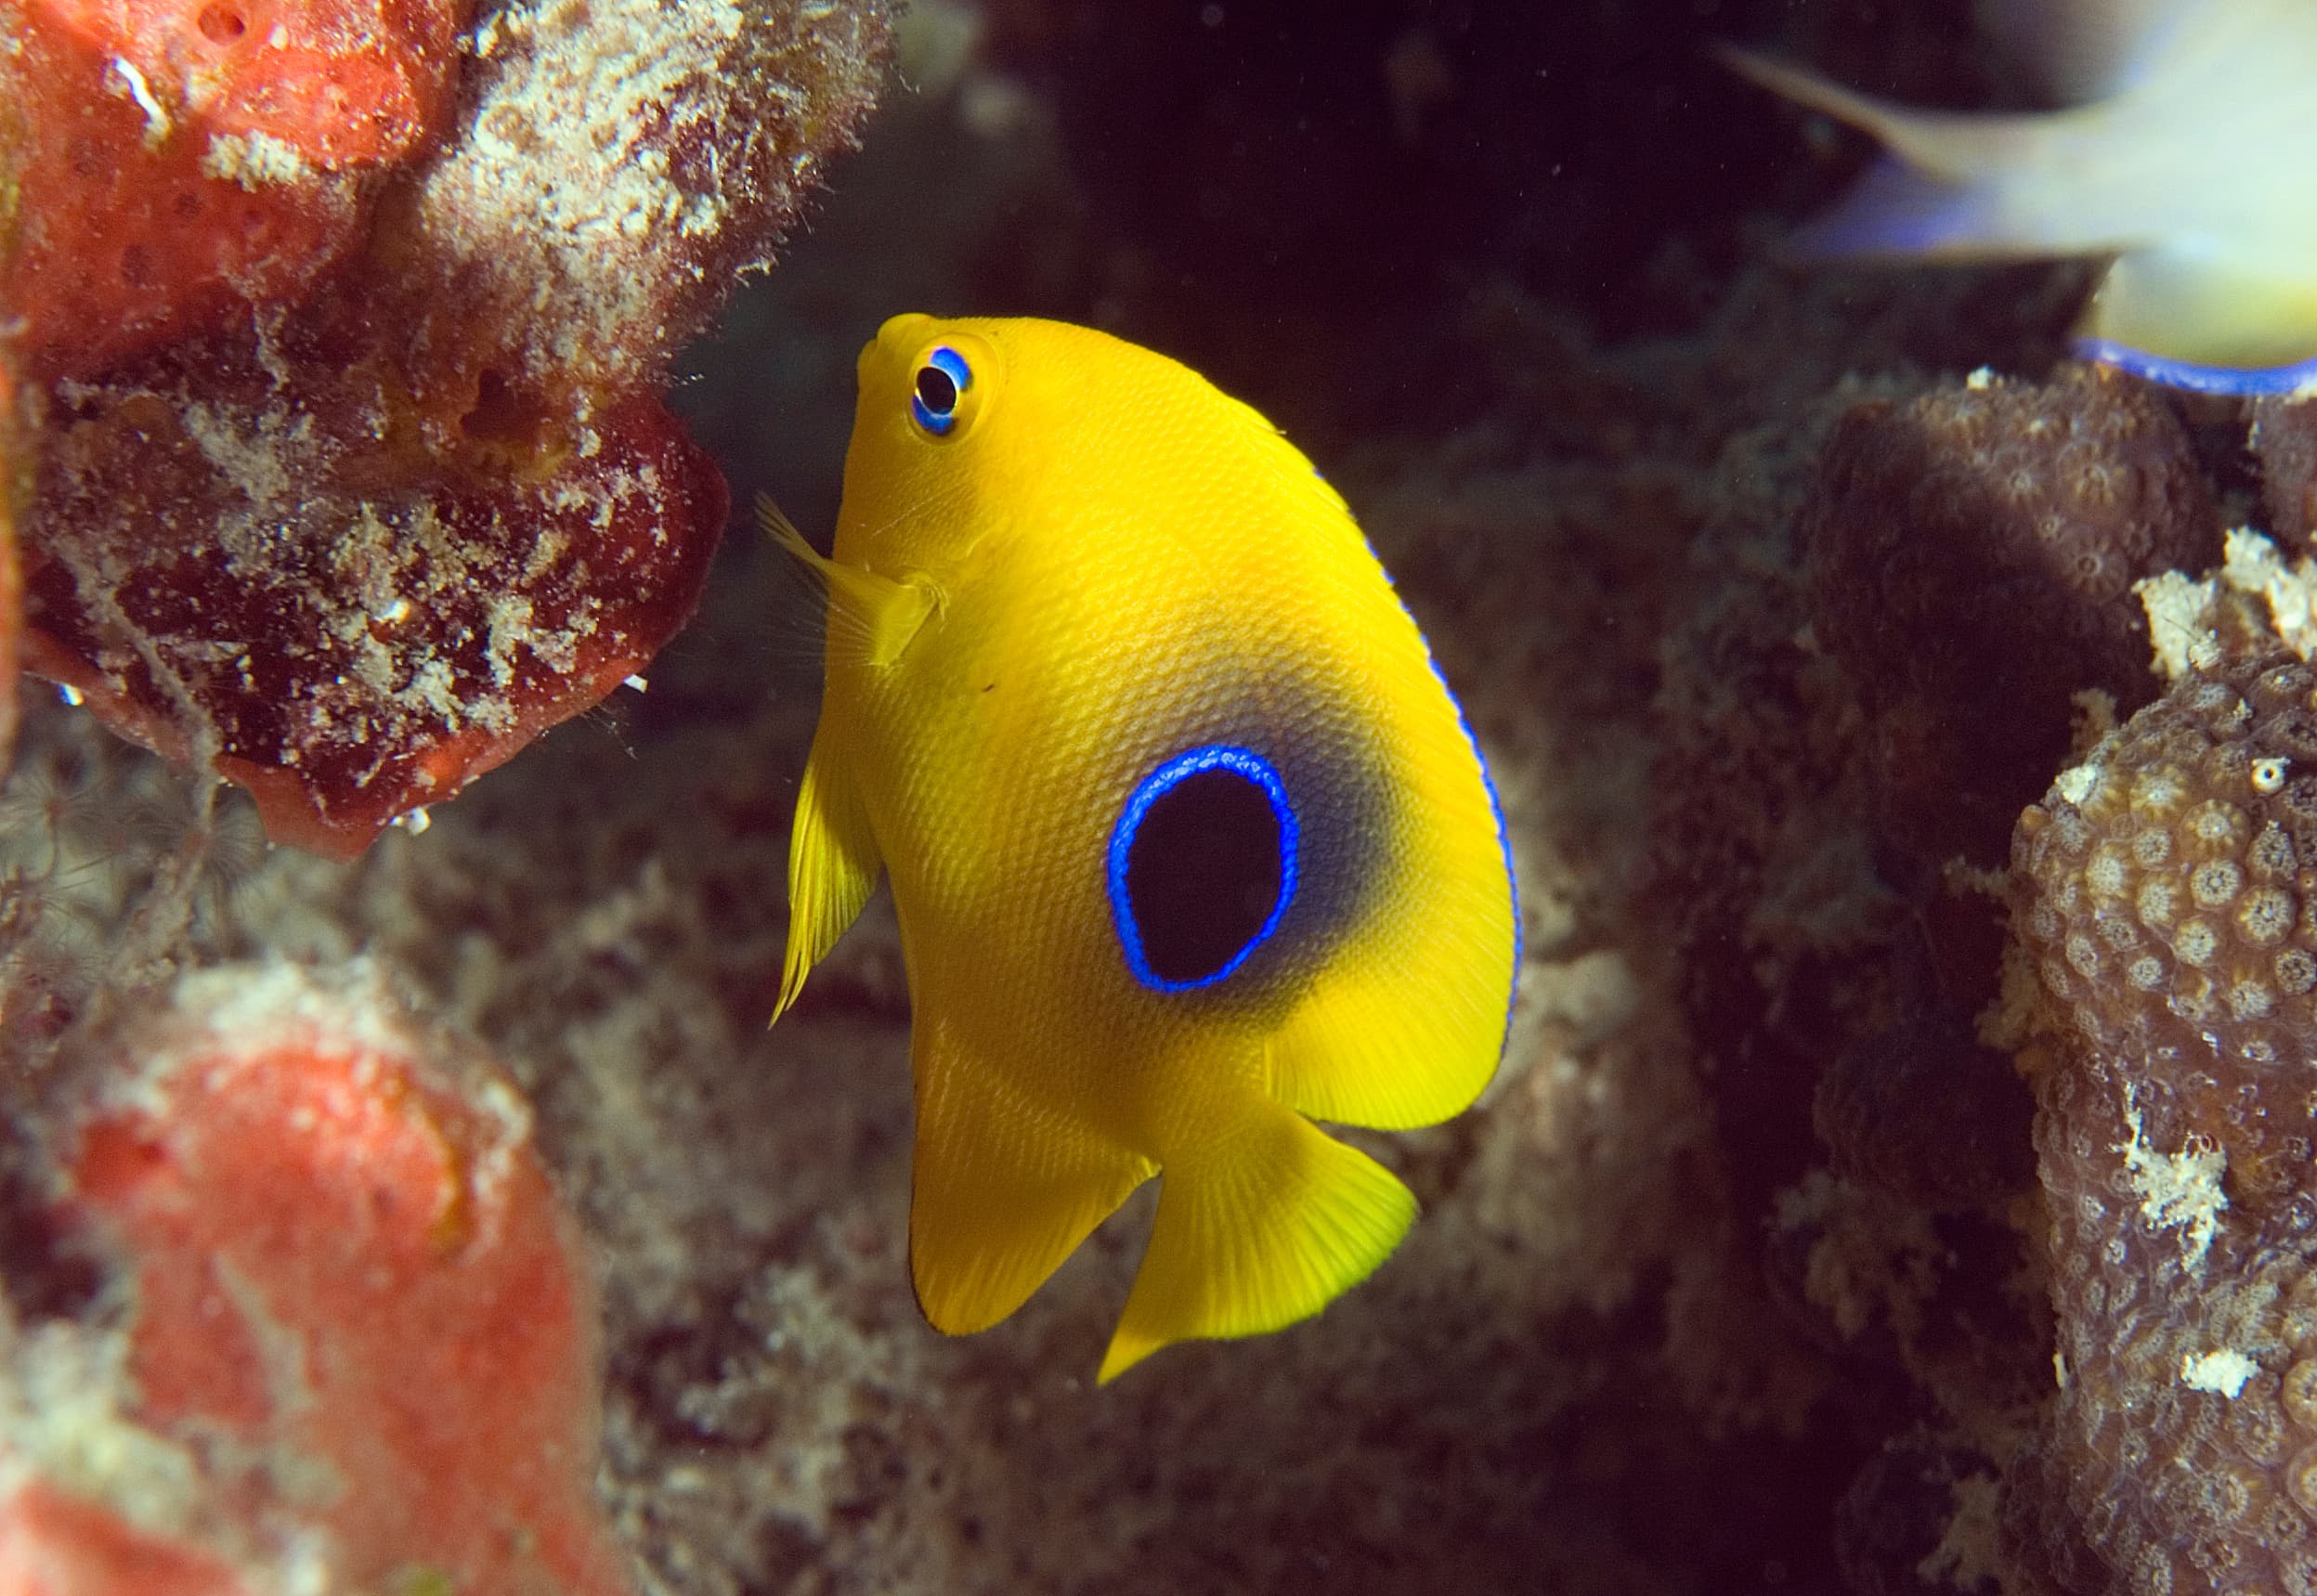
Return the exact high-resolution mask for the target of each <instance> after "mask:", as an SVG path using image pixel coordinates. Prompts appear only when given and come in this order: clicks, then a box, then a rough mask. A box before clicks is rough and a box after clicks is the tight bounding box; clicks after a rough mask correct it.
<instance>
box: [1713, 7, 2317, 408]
mask: <svg viewBox="0 0 2317 1596" xmlns="http://www.w3.org/2000/svg"><path fill="white" fill-rule="evenodd" d="M1985 10H1986V11H1987V13H1988V16H1987V22H1988V26H1989V29H1990V31H1991V32H1993V33H1995V34H1996V35H1998V37H1999V38H2000V39H2001V40H2002V41H2003V42H2004V43H2006V44H2007V45H2011V47H2013V48H2014V49H2016V50H2018V51H2020V52H2022V53H2023V54H2024V56H2025V57H2026V58H2029V59H2030V60H2032V61H2033V62H2034V63H2035V64H2037V66H2038V67H2039V68H2040V70H2041V71H2042V74H2043V77H2044V79H2045V81H2046V83H2047V84H2049V86H2050V89H2051V91H2052V93H2053V94H2054V95H2055V96H2057V97H2060V98H2061V99H2063V101H2065V102H2066V109H2063V110H2053V111H2046V112H2011V113H1992V114H1969V113H1960V112H1950V111H1935V110H1913V109H1907V108H1902V107H1898V106H1894V105H1890V104H1886V103H1884V102H1882V101H1881V100H1878V99H1874V98H1871V97H1868V96H1866V95H1862V94H1859V93H1857V92H1855V91H1854V90H1852V89H1848V88H1845V87H1843V86H1842V85H1840V84H1834V83H1831V82H1829V81H1828V80H1826V79H1824V78H1821V77H1818V76H1816V75H1815V74H1814V73H1811V72H1809V71H1805V70H1803V69H1801V68H1799V67H1795V66H1791V65H1789V64H1786V63H1784V62H1780V61H1777V60H1773V59H1770V58H1766V57H1764V56H1760V55H1756V54H1752V53H1751V52H1747V51H1743V50H1732V51H1729V52H1727V58H1728V60H1729V62H1730V64H1731V65H1732V66H1734V67H1735V68H1736V69H1737V70H1738V71H1740V72H1742V73H1743V74H1745V75H1746V76H1747V77H1749V78H1751V79H1752V80H1753V81H1754V82H1756V83H1759V84H1763V85H1764V86H1766V87H1768V88H1771V89H1774V90H1776V91H1777V93H1779V94H1782V95H1785V96H1787V97H1790V98H1791V99H1794V100H1796V101H1798V102H1800V103H1802V104H1803V105H1806V106H1809V107H1810V108H1812V109H1813V110H1819V111H1823V112H1824V113H1826V114H1827V115H1829V116H1831V117H1834V118H1835V119H1837V120H1838V121H1841V122H1843V123H1848V124H1850V125H1851V126H1853V127H1856V128H1859V129H1860V130H1862V131H1864V132H1867V133H1869V134H1871V135H1873V136H1875V137H1876V138H1878V139H1880V140H1881V142H1882V143H1883V145H1884V146H1885V147H1886V149H1887V151H1888V153H1887V155H1886V156H1885V158H1884V159H1883V161H1882V162H1881V163H1880V164H1878V165H1877V166H1876V167H1875V168H1874V169H1873V170H1872V171H1871V172H1869V173H1868V175H1867V177H1866V178H1865V179H1864V180H1862V181H1861V182H1860V183H1859V185H1858V186H1857V187H1856V188H1855V189H1854V190H1853V191H1852V192H1851V193H1850V195H1849V196H1848V197H1847V198H1845V199H1844V200H1843V201H1842V203H1840V204H1839V205H1837V206H1836V207H1835V208H1834V209H1833V210H1832V211H1830V212H1829V213H1828V214H1826V215H1824V216H1821V217H1819V218H1818V219H1817V220H1816V222H1814V223H1812V224H1811V225H1810V226H1809V227H1806V228H1804V229H1803V231H1802V233H1801V234H1800V235H1799V236H1798V237H1797V239H1796V240H1795V244H1796V247H1797V249H1798V250H1799V251H1800V252H1801V253H1803V254H1805V255H1810V256H1885V257H1897V258H1921V259H1929V260H1985V259H2004V258H2033V257H2041V256H2061V255H2079V254H2108V253H2113V254H2114V255H2115V264H2114V265H2113V266H2111V267H2110V268H2109V270H2108V272H2107V274H2106V276H2105V277H2104V278H2103V279H2102V281H2101V283H2100V286H2099V288H2098V290H2097V292H2095V293H2094V295H2093V297H2092V300H2091V303H2090V305H2089V307H2088V308H2087V311H2086V313H2085V318H2084V322H2083V325H2082V328H2081V330H2080V340H2079V348H2080V349H2081V351H2082V353H2084V354H2085V355H2086V356H2088V357H2090V358H2094V359H2099V360H2104V361H2107V362H2109V363H2111V364H2113V365H2116V366H2121V367H2123V368H2125V369H2127V370H2133V371H2136V372H2138V373H2140V374H2141V375H2143V376H2147V377H2151V378H2154V380H2156V381H2159V382H2165V383H2174V384H2176V385H2179V386H2183V387H2190V388H2198V389H2203V390H2206V391H2208V392H2218V393H2238V394H2245V393H2282V392H2291V391H2294V390H2296V389H2297V388H2300V387H2301V386H2303V385H2305V384H2308V383H2317V206H2312V205H2311V204H2310V187H2311V185H2310V162H2311V160H2312V158H2317V5H2312V4H2310V0H2050V3H2048V4H2042V5H2032V6H2022V5H2012V6H1989V7H1986V8H1985Z"/></svg>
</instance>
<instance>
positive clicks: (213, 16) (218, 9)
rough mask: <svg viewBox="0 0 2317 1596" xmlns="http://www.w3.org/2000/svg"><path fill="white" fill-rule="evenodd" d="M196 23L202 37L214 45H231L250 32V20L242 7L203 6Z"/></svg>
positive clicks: (226, 5) (225, 5)
mask: <svg viewBox="0 0 2317 1596" xmlns="http://www.w3.org/2000/svg"><path fill="white" fill-rule="evenodd" d="M194 21H195V25H196V26H198V27H199V28H200V29H201V31H202V38H204V39H207V40H208V41H209V42H210V43H211V44H213V45H230V44H232V43H234V42H235V41H236V40H238V39H240V38H241V35H242V34H244V33H246V32H249V31H250V19H249V18H248V17H246V16H245V15H243V14H242V11H241V7H240V6H233V5H228V4H223V3H217V4H212V5H208V6H202V11H201V15H200V16H199V17H198V18H196V19H194Z"/></svg>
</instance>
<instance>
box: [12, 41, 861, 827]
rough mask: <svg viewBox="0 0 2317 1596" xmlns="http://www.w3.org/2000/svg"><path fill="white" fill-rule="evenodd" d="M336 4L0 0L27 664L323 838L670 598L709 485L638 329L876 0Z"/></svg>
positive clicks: (361, 822) (427, 784)
mask: <svg viewBox="0 0 2317 1596" xmlns="http://www.w3.org/2000/svg"><path fill="white" fill-rule="evenodd" d="M361 9H362V6H361V3H360V0H307V3H306V4H303V5H296V4H287V3H277V4H272V5H261V4H256V3H254V0H213V3H212V4H209V5H207V6H204V7H202V8H199V9H185V8H182V7H178V8H172V7H167V6H163V7H158V8H156V9H154V10H153V12H152V13H151V14H150V16H149V15H146V14H144V13H142V12H139V13H138V14H137V15H136V16H126V15H119V14H115V13H113V12H111V11H107V12H104V13H102V14H101V15H98V14H96V13H94V12H92V13H89V14H88V15H82V14H81V13H78V12H72V13H71V14H67V13H66V12H65V11H62V10H59V9H57V8H55V7H53V6H47V5H46V4H34V3H33V0H0V36H4V37H5V38H6V39H7V42H8V43H9V45H11V50H10V51H9V52H7V53H6V54H5V55H0V79H5V80H6V81H0V103H5V104H7V106H8V107H9V108H10V110H8V111H7V112H5V113H0V214H7V213H8V212H10V211H11V210H12V216H13V219H12V220H11V221H9V222H7V227H8V229H9V230H8V233H7V236H6V237H5V238H0V244H6V245H7V247H8V248H9V249H10V250H11V253H10V254H9V255H8V256H7V272H6V275H5V277H0V306H5V307H6V308H7V310H8V311H9V312H10V313H11V314H12V315H14V316H16V317H18V318H20V319H21V320H22V322H23V324H24V327H25V333H24V348H25V351H26V362H27V365H26V370H27V373H28V375H29V376H31V377H33V378H35V379H45V384H44V385H45V387H46V396H47V399H48V401H49V403H48V409H49V421H48V424H47V426H46V429H45V430H44V434H43V435H42V437H41V438H40V439H39V440H38V443H39V448H38V450H37V460H38V463H37V470H36V474H35V477H34V480H33V492H32V494H31V496H30V500H29V502H28V503H27V505H26V507H25V513H24V517H23V527H22V536H23V540H24V544H25V553H26V562H27V569H26V572H25V581H26V589H27V614H26V639H25V651H26V655H27V658H28V662H29V664H30V666H31V668H33V669H34V670H36V671H38V672H40V673H42V674H45V675H47V676H51V677H54V678H55V679H57V680H59V681H63V682H66V683H68V684H70V685H72V686H73V687H74V688H76V689H78V690H80V691H82V692H84V693H85V694H87V695H88V698H89V701H90V702H91V704H92V705H93V706H94V707H95V708H96V710H97V712H98V714H99V715H100V716H102V717H103V718H104V719H105V720H106V721H107V722H108V723H109V724H111V726H112V727H113V728H114V729H115V730H117V731H120V732H122V733H125V734H127V735H128V736H130V737H132V738H134V739H136V740H137V741H139V742H142V743H144V744H147V745H149V746H152V747H154V748H157V749H160V750H161V751H163V752H164V753H166V754H168V755H170V756H171V757H173V758H176V759H181V760H187V761H189V762H193V763H196V764H200V765H204V766H207V767H210V768H212V769H214V770H215V771H216V772H219V773H220V774H223V775H225V776H227V777H228V778H229V779H231V780H234V781H236V782H239V783H241V784H242V785H245V786H247V787H248V788H249V789H250V791H251V792H252V793H253V794H254V795H255V797H256V798H257V801H258V807H259V810H260V812H261V813H262V814H263V815H264V817H265V820H266V824H267V829H268V831H269V833H270V834H271V835H273V836H274V837H276V838H278V839H280V840H286V841H291V842H295V843H298V844H301V845H303V846H306V847H307V848H309V849H312V850H317V851H319V852H322V853H326V854H333V855H348V854H352V853H356V852H358V851H359V850H361V849H362V848H364V847H365V846H366V845H367V844H368V843H369V841H370V840H371V838H372V837H375V836H376V835H377V832H378V831H379V829H380V828H381V827H382V826H384V824H387V823H388V822H389V821H391V820H393V819H394V818H395V817H397V815H400V814H402V813H405V812H407V811H410V810H412V809H416V808H419V807H422V806H424V805H426V804H429V803H434V802H438V801H440V800H442V799H445V798H449V797H450V796H451V795H453V794H455V793H456V792H457V791H458V790H459V789H460V788H461V787H462V785H464V784H465V783H466V782H467V781H469V780H471V779H472V778H473V777H474V776H475V775H477V774H479V773H481V772H484V771H487V770H488V769H490V768H491V767H492V766H494V765H496V764H498V763H500V762H501V761H502V760H503V759H507V758H508V757H509V756H510V755H512V754H513V753H514V751H515V750H516V749H518V748H520V747H521V746H523V745H524V744H526V743H527V742H528V741H529V740H530V739H531V738H532V737H534V736H535V735H537V734H538V733H540V731H542V730H544V729H545V728H546V727H548V726H550V725H553V723H555V722H556V721H559V720H563V719H565V718H566V717H568V716H570V715H572V714H575V713H578V712H579V711H580V710H582V709H585V708H587V707H590V706H591V705H592V704H594V703H596V702H597V701H598V700H600V699H601V698H602V697H603V696H604V695H605V694H607V693H609V692H610V691H612V690H613V689H614V688H615V687H617V686H618V684H619V682H620V681H622V680H623V679H625V678H626V677H628V676H629V675H631V673H633V672H635V671H637V670H639V669H640V668H642V667H643V666H644V664H645V663H646V662H647V661H648V660H649V659H650V658H651V657H652V655H653V654H654V653H655V652H656V651H657V649H658V647H659V646H660V644H661V643H663V642H666V641H667V639H668V638H669V637H670V636H671V635H673V633H674V632H675V630H676V629H678V628H679V627H681V626H682V625H683V622H684V621H685V620H686V619H687V618H688V617H689V616H690V615H691V612H692V609H693V607H694V605H695V603H696V602H697V599H698V596H699V592H700V588H701V584H702V583H703V581H704V580H705V578H706V574H707V568H708V562H709V556H710V555H711V554H712V553H713V552H714V550H715V548H716V545H717V542H718V540H719V538H720V537H721V536H722V529H723V526H724V522H725V518H726V509H727V505H726V497H725V490H724V486H723V482H722V477H721V475H720V474H718V472H717V471H716V469H715V467H714V465H713V464H712V463H711V462H710V461H709V459H708V457H707V456H706V455H705V454H704V453H702V452H701V451H700V450H698V449H697V448H695V447H694V446H693V445H692V444H691V443H690V441H689V440H688V439H687V438H686V436H685V435H684V433H683V428H682V426H681V425H680V424H679V423H678V422H676V421H675V420H674V419H673V417H672V416H671V415H670V413H669V412H668V410H667V409H665V407H664V406H663V404H662V403H661V398H660V393H661V390H662V389H663V387H664V386H665V383H666V380H667V373H668V365H669V361H670V357H672V355H673V353H674V351H675V349H676V348H677V346H678V345H679V344H681V343H682V342H683V340H685V339H686V338H688V337H690V336H691V335H693V334H694V333H696V332H697V331H699V330H700V329H701V328H702V327H704V326H705V324H706V322H707V320H708V318H709V316H710V315H711V314H712V313H713V312H714V310H715V308H716V307H717V305H718V304H719V303H720V302H721V299H722V295H723V293H724V292H725V291H726V289H727V288H728V287H729V285H730V284H731V283H732V281H733V280H734V279H735V277H736V276H737V274H738V273H740V272H741V271H743V270H746V269H748V268H750V267H754V266H762V265H764V264H765V263H766V262H767V260H768V259H769V255H770V250H771V246H772V243H773V241H774V240H775V238H776V237H777V235H778V233H779V232H780V230H781V229H782V227H785V226H786V224H787V223H788V221H789V220H790V219H791V217H792V216H793V214H795V211H796V208H797V205H798V203H799V202H800V200H801V194H802V192H803V190H804V188H805V187H806V186H807V185H808V184H809V183H810V182H811V181H812V179H813V177H814V175H815V173H816V171H817V169H818V166H819V163H820V162H822V161H823V160H824V159H825V158H826V156H827V154H828V153H830V152H831V151H832V150H833V149H837V148H840V147H841V146H843V145H845V144H846V143H847V142H848V141H849V140H850V139H851V136H852V129H853V125H854V124H855V123H857V121H858V120H859V118H860V117H861V116H862V114H863V113H864V112H865V111H866V108H867V106H868V103H869V100H870V98H871V96H872V93H873V90H874V88H875V85H876V81H877V74H878V72H879V70H880V61H881V54H882V50H883V47H884V36H885V34H884V21H883V18H882V16H881V14H880V12H879V10H878V9H877V7H875V6H871V5H863V6H828V5H786V4H780V3H777V0H766V3H764V4H761V5H755V6H739V5H730V4H713V3H696V4H689V5H684V6H673V7H669V6H657V5H649V4H641V3H631V4H626V5H618V4H612V5H597V6H582V5H577V4H571V3H569V0H542V3H540V4H532V5H515V6H507V7H505V8H502V9H499V10H496V11H493V12H492V13H491V14H490V15H489V16H488V18H487V19H485V20H484V21H482V22H481V24H480V25H479V27H478V28H477V29H475V31H474V32H472V33H471V34H464V35H462V30H463V29H464V27H465V19H464V17H463V15H462V13H461V12H459V11H457V10H455V9H449V8H445V7H443V6H430V5H425V4H417V5H410V6H384V7H383V8H382V9H381V10H380V14H379V15H378V16H376V17H371V16H369V15H368V13H367V12H365V13H363V15H361V16H356V15H354V13H355V12H357V11H360V10H361ZM388 13H391V15H389V14H388ZM108 30H111V31H110V32H108ZM252 41H257V42H258V43H257V45H253V44H252ZM253 48H254V49H255V50H256V52H257V53H256V54H254V55H253V54H252V53H251V51H252V49H253ZM454 85H455V89H456V97H455V98H456V106H457V108H458V114H457V115H456V116H453V115H451V114H449V108H450V107H451V105H452V89H453V87H454ZM164 242H165V243H166V245H167V247H166V248H163V247H162V246H163V243H164ZM156 263H166V264H165V265H162V264H156Z"/></svg>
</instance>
